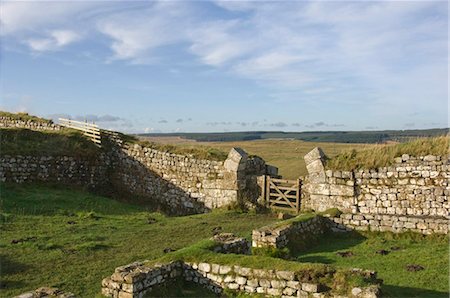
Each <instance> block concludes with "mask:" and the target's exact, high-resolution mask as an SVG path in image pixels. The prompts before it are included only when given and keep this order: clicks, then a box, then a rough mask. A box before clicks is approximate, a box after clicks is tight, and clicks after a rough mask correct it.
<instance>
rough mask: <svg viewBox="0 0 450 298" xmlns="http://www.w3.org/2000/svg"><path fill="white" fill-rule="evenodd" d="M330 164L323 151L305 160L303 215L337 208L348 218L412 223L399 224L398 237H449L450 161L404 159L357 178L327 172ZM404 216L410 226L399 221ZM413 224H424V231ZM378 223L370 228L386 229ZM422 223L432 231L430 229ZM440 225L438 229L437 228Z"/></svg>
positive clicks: (356, 173)
mask: <svg viewBox="0 0 450 298" xmlns="http://www.w3.org/2000/svg"><path fill="white" fill-rule="evenodd" d="M325 160H326V157H325V154H324V153H323V152H322V150H320V148H315V149H314V150H312V151H311V152H310V153H308V154H307V155H306V156H305V162H306V164H307V169H308V176H307V177H306V178H305V181H304V184H303V188H302V209H303V210H308V209H312V210H315V211H323V210H326V209H330V208H338V209H339V210H341V211H343V212H344V213H352V214H357V215H362V216H364V217H368V218H370V217H371V216H387V217H385V218H388V217H389V218H392V220H388V221H386V222H387V223H389V222H391V221H392V222H410V223H409V224H406V225H403V226H402V227H401V228H400V225H402V224H401V223H398V225H399V226H398V227H394V228H393V229H391V230H393V231H404V230H405V229H411V230H415V231H418V232H424V233H429V232H430V231H431V232H434V231H439V233H448V227H447V229H444V228H442V227H443V225H442V224H440V222H441V221H445V220H447V222H448V219H449V214H450V201H449V195H450V186H449V184H448V181H449V178H450V165H449V163H448V157H441V156H433V155H427V156H421V157H411V156H409V155H406V154H405V155H403V156H402V157H398V158H396V159H395V163H394V164H393V165H391V166H389V167H382V168H378V169H372V170H358V171H354V172H348V171H336V170H326V169H325V165H324V164H325ZM405 216H406V217H411V221H409V220H402V221H400V220H399V219H400V218H404V217H405ZM377 218H378V217H377ZM397 218H398V220H397ZM419 218H420V221H418V220H419ZM412 222H414V223H420V224H419V227H420V228H417V225H413V224H412ZM373 223H374V224H369V226H370V227H371V228H373V229H374V230H378V227H379V226H383V227H385V226H386V225H385V224H380V225H377V224H375V223H376V221H375V222H373ZM422 223H423V224H425V226H426V227H430V228H425V226H424V225H422ZM436 223H437V224H438V225H439V228H434V224H436ZM355 226H359V225H355ZM413 226H414V227H413ZM409 227H411V228H409ZM383 229H384V228H383Z"/></svg>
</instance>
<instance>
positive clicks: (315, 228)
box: [252, 216, 328, 248]
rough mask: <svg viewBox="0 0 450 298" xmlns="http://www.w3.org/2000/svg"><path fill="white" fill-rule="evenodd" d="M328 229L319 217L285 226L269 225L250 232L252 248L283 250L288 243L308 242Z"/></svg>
mask: <svg viewBox="0 0 450 298" xmlns="http://www.w3.org/2000/svg"><path fill="white" fill-rule="evenodd" d="M327 229H328V225H327V224H325V222H324V220H323V218H322V217H321V216H314V217H312V218H310V219H307V220H302V221H294V222H292V223H289V224H286V225H281V226H277V225H269V226H265V227H262V228H259V229H255V230H253V232H252V246H253V247H275V248H283V247H286V246H287V245H288V244H289V241H292V240H294V241H298V240H300V239H302V240H303V241H305V242H308V240H309V239H311V237H314V236H317V235H321V234H323V233H325V232H326V231H327Z"/></svg>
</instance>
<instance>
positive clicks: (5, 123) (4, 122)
mask: <svg viewBox="0 0 450 298" xmlns="http://www.w3.org/2000/svg"><path fill="white" fill-rule="evenodd" d="M0 128H26V129H31V130H60V129H61V126H59V125H57V124H55V123H53V122H39V121H33V120H27V121H24V120H17V119H13V118H10V117H5V116H0Z"/></svg>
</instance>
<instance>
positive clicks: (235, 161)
mask: <svg viewBox="0 0 450 298" xmlns="http://www.w3.org/2000/svg"><path fill="white" fill-rule="evenodd" d="M247 159H248V154H247V153H246V152H245V151H244V150H242V149H241V148H232V149H231V150H230V153H228V157H227V159H226V160H225V162H224V164H223V165H224V167H225V169H226V170H228V171H231V172H238V171H242V170H245V167H246V165H247Z"/></svg>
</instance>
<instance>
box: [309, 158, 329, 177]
mask: <svg viewBox="0 0 450 298" xmlns="http://www.w3.org/2000/svg"><path fill="white" fill-rule="evenodd" d="M306 169H307V170H308V173H309V174H313V173H324V172H325V166H324V165H323V162H322V160H320V159H318V160H315V161H313V162H311V163H309V164H307V165H306ZM324 174H325V173H324Z"/></svg>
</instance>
